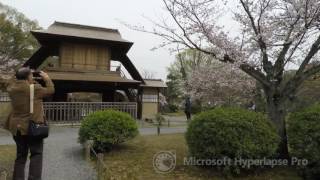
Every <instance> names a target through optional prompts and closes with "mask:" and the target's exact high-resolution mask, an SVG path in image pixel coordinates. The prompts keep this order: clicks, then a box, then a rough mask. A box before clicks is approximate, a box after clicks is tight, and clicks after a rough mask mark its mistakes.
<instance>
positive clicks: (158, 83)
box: [141, 79, 168, 88]
mask: <svg viewBox="0 0 320 180" xmlns="http://www.w3.org/2000/svg"><path fill="white" fill-rule="evenodd" d="M144 82H145V84H143V85H141V86H143V87H158V88H166V87H168V86H167V85H166V83H165V82H163V81H162V80H161V79H144Z"/></svg>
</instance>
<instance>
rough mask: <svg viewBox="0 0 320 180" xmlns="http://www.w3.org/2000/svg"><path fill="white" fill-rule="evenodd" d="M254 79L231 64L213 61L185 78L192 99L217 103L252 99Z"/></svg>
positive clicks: (241, 102)
mask: <svg viewBox="0 0 320 180" xmlns="http://www.w3.org/2000/svg"><path fill="white" fill-rule="evenodd" d="M255 85H256V84H255V81H254V79H253V78H251V77H250V76H248V75H247V74H245V73H244V72H243V71H241V70H240V69H239V68H236V67H233V65H232V64H223V63H220V62H215V63H212V64H208V65H203V66H200V67H198V68H196V69H194V70H193V71H192V72H191V73H190V76H189V78H188V80H187V88H186V90H187V91H188V92H187V93H188V94H190V95H191V97H192V98H193V99H196V100H200V101H204V102H206V103H210V104H211V105H212V106H217V105H218V106H219V105H232V104H233V105H239V106H241V105H244V104H246V105H247V104H248V103H249V102H252V101H253V97H254V95H255V93H254V92H255V90H256V88H255Z"/></svg>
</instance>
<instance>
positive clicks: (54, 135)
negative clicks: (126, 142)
mask: <svg viewBox="0 0 320 180" xmlns="http://www.w3.org/2000/svg"><path fill="white" fill-rule="evenodd" d="M78 130H79V128H72V127H56V126H53V127H51V129H50V136H49V138H47V139H46V140H45V144H44V159H43V177H45V178H43V179H44V180H93V179H95V177H96V171H95V169H93V165H90V162H87V161H86V160H85V159H84V154H83V149H82V146H81V145H80V144H79V143H78V142H77V138H78ZM185 130H186V128H185V127H172V128H166V127H163V128H161V134H170V133H183V132H185ZM139 131H140V134H141V135H152V134H156V133H157V129H156V128H155V127H152V128H140V129H139ZM6 144H14V141H13V139H12V137H11V135H10V134H9V133H7V132H6V131H4V130H0V145H6Z"/></svg>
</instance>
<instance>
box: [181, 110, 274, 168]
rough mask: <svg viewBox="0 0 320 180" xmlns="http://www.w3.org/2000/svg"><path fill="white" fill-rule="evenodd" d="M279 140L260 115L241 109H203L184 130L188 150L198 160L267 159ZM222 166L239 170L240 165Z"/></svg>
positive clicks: (270, 126)
mask: <svg viewBox="0 0 320 180" xmlns="http://www.w3.org/2000/svg"><path fill="white" fill-rule="evenodd" d="M279 139H280V138H279V136H278V135H277V133H276V130H275V128H274V127H273V126H272V124H271V123H270V122H269V121H268V120H267V118H266V117H265V116H264V115H263V114H260V113H256V112H252V111H248V110H244V109H240V108H216V109H213V110H210V111H207V112H202V113H200V114H198V115H197V116H195V117H194V119H193V120H192V121H191V122H190V124H189V126H188V129H187V132H186V140H187V144H188V147H189V153H190V155H191V156H192V157H195V158H197V159H223V158H224V157H227V158H230V159H231V160H234V159H236V158H242V159H262V158H264V157H267V158H268V157H272V156H273V155H274V154H275V152H276V149H277V147H278V143H279ZM222 169H223V170H228V171H229V170H230V171H232V172H234V173H239V172H240V170H241V167H239V166H234V165H231V166H225V167H223V168H222Z"/></svg>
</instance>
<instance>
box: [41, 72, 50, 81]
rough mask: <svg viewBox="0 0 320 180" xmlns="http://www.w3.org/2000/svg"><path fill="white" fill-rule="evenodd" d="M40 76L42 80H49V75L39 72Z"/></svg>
mask: <svg viewBox="0 0 320 180" xmlns="http://www.w3.org/2000/svg"><path fill="white" fill-rule="evenodd" d="M40 76H41V77H42V79H50V78H49V75H48V74H47V73H45V72H43V71H40Z"/></svg>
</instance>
